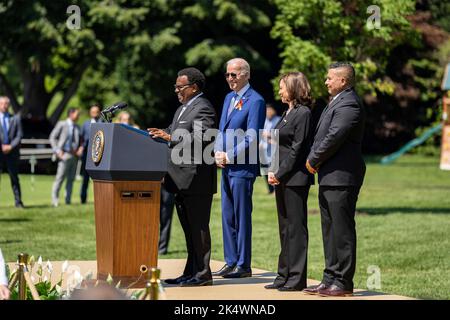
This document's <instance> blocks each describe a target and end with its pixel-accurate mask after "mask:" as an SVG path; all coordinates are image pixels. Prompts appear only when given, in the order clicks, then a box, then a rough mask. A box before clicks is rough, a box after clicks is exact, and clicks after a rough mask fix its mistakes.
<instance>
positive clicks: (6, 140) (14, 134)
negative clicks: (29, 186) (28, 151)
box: [0, 97, 24, 208]
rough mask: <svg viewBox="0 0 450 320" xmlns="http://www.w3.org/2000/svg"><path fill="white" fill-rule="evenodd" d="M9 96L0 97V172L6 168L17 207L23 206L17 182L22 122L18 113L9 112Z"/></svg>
mask: <svg viewBox="0 0 450 320" xmlns="http://www.w3.org/2000/svg"><path fill="white" fill-rule="evenodd" d="M8 110H9V98H8V97H0V145H1V150H0V174H1V173H2V170H3V169H4V168H6V170H7V171H8V174H9V178H10V180H11V187H12V189H13V193H14V199H15V202H16V207H17V208H23V207H24V206H23V203H22V194H21V191H20V182H19V160H20V152H19V149H20V140H21V139H22V136H23V132H22V122H21V120H20V115H18V114H16V115H11V114H10V113H9V111H8Z"/></svg>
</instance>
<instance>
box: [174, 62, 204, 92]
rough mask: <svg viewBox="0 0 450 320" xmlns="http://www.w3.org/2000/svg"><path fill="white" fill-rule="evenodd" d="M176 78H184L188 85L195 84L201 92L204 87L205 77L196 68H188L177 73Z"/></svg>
mask: <svg viewBox="0 0 450 320" xmlns="http://www.w3.org/2000/svg"><path fill="white" fill-rule="evenodd" d="M178 76H179V77H182V76H186V77H187V78H188V81H189V83H191V84H194V83H195V84H196V85H197V87H198V89H199V90H203V88H204V87H205V83H206V79H205V75H204V74H203V73H202V72H201V71H200V70H198V69H197V68H193V67H189V68H185V69H181V70H180V71H178Z"/></svg>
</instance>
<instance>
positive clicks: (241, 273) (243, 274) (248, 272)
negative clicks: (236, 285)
mask: <svg viewBox="0 0 450 320" xmlns="http://www.w3.org/2000/svg"><path fill="white" fill-rule="evenodd" d="M251 276H252V269H250V268H248V269H245V268H241V267H236V269H234V270H233V272H230V273H228V274H226V275H224V276H223V277H224V278H248V277H251Z"/></svg>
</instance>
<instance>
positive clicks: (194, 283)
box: [180, 278, 213, 287]
mask: <svg viewBox="0 0 450 320" xmlns="http://www.w3.org/2000/svg"><path fill="white" fill-rule="evenodd" d="M212 284H213V281H212V279H197V278H191V279H189V280H187V281H184V282H181V283H180V286H181V287H201V286H212Z"/></svg>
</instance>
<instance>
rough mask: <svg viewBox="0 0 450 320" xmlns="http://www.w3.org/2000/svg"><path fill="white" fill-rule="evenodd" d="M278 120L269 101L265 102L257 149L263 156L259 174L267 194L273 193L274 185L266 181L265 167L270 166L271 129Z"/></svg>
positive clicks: (271, 150) (271, 149)
mask: <svg viewBox="0 0 450 320" xmlns="http://www.w3.org/2000/svg"><path fill="white" fill-rule="evenodd" d="M278 121H280V117H279V116H278V115H277V111H276V110H275V108H274V107H273V105H272V104H271V103H267V104H266V121H265V122H264V131H263V133H262V137H261V142H260V143H259V149H260V154H261V157H264V159H265V163H264V164H262V163H261V175H263V176H264V178H265V179H266V182H267V187H268V189H269V194H272V193H274V191H275V187H274V186H273V185H271V184H270V183H268V179H267V169H268V168H269V166H270V160H271V158H272V152H273V146H272V141H271V130H272V129H274V128H275V125H276V124H277V123H278Z"/></svg>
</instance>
